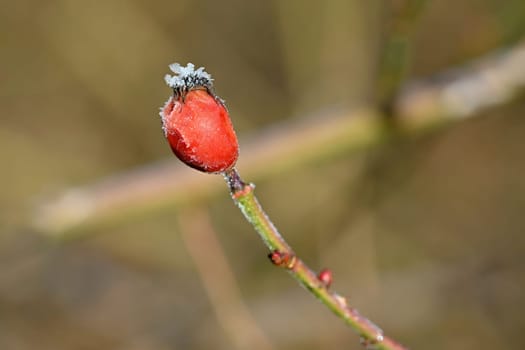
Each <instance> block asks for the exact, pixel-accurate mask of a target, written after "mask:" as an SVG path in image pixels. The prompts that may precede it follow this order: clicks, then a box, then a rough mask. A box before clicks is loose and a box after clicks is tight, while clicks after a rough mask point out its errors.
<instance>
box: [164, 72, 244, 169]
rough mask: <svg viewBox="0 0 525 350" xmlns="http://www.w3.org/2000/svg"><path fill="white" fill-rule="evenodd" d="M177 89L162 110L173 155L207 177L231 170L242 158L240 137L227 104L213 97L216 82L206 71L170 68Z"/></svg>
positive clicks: (170, 80)
mask: <svg viewBox="0 0 525 350" xmlns="http://www.w3.org/2000/svg"><path fill="white" fill-rule="evenodd" d="M170 68H171V70H172V71H173V72H174V73H175V74H176V75H174V76H170V75H166V77H165V80H166V83H167V84H168V86H169V87H171V88H172V89H173V96H171V97H170V98H169V99H168V101H167V102H166V104H165V105H164V107H163V108H161V112H160V115H161V119H162V128H163V130H164V134H165V136H166V138H167V140H168V142H169V144H170V147H171V149H172V150H173V153H175V155H176V156H177V157H178V158H179V159H180V160H181V161H182V162H184V163H185V164H187V165H188V166H190V167H192V168H195V169H197V170H200V171H203V172H207V173H218V172H224V171H227V170H229V169H231V168H232V167H233V166H234V165H235V162H236V161H237V158H238V155H239V145H238V142H237V136H236V135H235V131H234V129H233V126H232V123H231V120H230V116H229V114H228V111H227V109H226V107H225V106H224V103H223V101H222V100H221V99H220V98H218V97H217V96H215V94H214V93H213V84H212V81H213V79H212V78H211V76H210V75H209V74H208V73H206V72H205V71H204V68H202V67H201V68H199V69H197V70H195V69H194V66H193V64H191V63H188V65H187V66H186V67H182V66H180V65H179V64H172V65H170Z"/></svg>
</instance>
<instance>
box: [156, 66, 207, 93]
mask: <svg viewBox="0 0 525 350" xmlns="http://www.w3.org/2000/svg"><path fill="white" fill-rule="evenodd" d="M169 67H170V69H171V70H172V72H173V73H175V75H169V74H166V76H165V77H164V80H165V81H166V84H168V86H169V87H171V88H172V89H173V91H175V94H178V95H182V96H183V95H184V94H185V93H187V92H188V91H190V90H192V89H198V88H204V89H207V90H209V91H210V90H211V89H212V88H213V79H212V77H211V75H209V74H208V73H206V72H205V71H204V67H200V68H198V69H195V65H193V63H188V64H187V65H186V67H184V66H181V65H180V64H178V63H172V64H170V66H169Z"/></svg>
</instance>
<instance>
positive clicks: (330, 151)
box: [33, 43, 525, 235]
mask: <svg viewBox="0 0 525 350" xmlns="http://www.w3.org/2000/svg"><path fill="white" fill-rule="evenodd" d="M524 66H525V45H524V44H523V43H520V44H518V45H516V46H515V47H512V48H507V49H498V50H497V52H493V53H490V54H488V55H487V56H486V57H484V58H482V59H476V60H475V61H473V62H472V63H470V64H468V65H463V66H461V67H456V68H454V69H450V70H447V71H445V72H442V73H439V74H437V75H436V76H433V77H432V78H429V79H427V80H420V81H415V82H411V83H409V84H407V85H406V86H405V87H404V89H403V90H402V93H401V94H400V95H399V97H398V99H396V101H395V103H394V106H395V107H394V108H395V109H396V111H397V112H396V113H397V119H396V130H395V131H394V134H397V133H408V134H420V133H423V132H427V131H429V130H432V129H435V128H436V127H441V126H444V125H446V124H448V123H450V122H454V121H458V120H462V119H464V118H466V117H471V116H475V115H480V111H481V110H483V109H485V108H489V107H492V106H494V105H498V104H503V103H507V102H509V101H512V99H513V98H515V97H517V96H518V94H519V92H520V91H521V89H523V87H524V86H525V70H524V69H523V67H524ZM394 134H392V130H389V129H387V128H386V127H385V125H384V124H382V121H381V119H380V118H379V114H378V113H377V112H376V111H375V110H374V109H371V108H360V109H353V110H348V111H324V112H320V113H319V114H318V115H315V116H310V117H309V118H300V119H298V120H297V121H296V122H293V123H283V124H278V125H274V126H271V127H269V128H267V130H263V131H261V132H259V133H258V134H257V135H252V136H250V137H246V138H243V139H241V147H242V148H241V154H242V155H247V156H244V157H243V156H242V155H241V158H240V161H239V168H240V170H241V171H242V172H243V173H245V174H246V175H245V176H246V178H247V179H250V180H252V181H257V180H259V179H263V178H266V177H269V176H274V175H277V174H279V175H282V174H283V172H286V171H289V170H290V169H293V168H297V167H302V166H304V165H305V164H308V163H312V162H323V161H326V160H327V159H330V158H331V157H337V156H341V155H342V154H348V153H349V152H352V151H356V150H359V149H361V150H362V149H364V148H369V147H374V146H377V145H378V144H382V143H384V142H386V141H387V140H389V139H390V138H391V137H392V136H394ZM243 141H244V142H243ZM268 164H272V166H268ZM220 182H221V181H220V180H219V181H218V180H217V179H216V178H215V177H207V176H195V174H193V173H192V172H191V171H188V170H187V169H185V167H183V166H180V165H179V164H178V163H177V162H174V161H173V160H172V159H171V158H170V159H168V160H166V161H163V162H161V163H158V164H151V165H147V166H141V167H140V168H138V169H134V170H130V171H126V172H124V173H122V174H118V175H112V176H111V177H110V178H107V179H103V180H101V181H99V182H96V183H94V184H91V185H86V186H82V187H77V188H72V189H68V190H66V191H65V192H64V193H63V194H61V195H59V196H58V197H56V198H52V199H48V200H45V201H44V202H42V203H41V204H40V205H39V207H38V209H37V212H36V214H35V216H34V218H33V222H34V223H35V225H36V227H37V228H38V229H39V230H42V231H43V232H46V233H49V234H52V235H61V234H63V233H65V232H67V231H68V230H70V229H72V228H75V227H77V226H79V225H85V224H88V225H90V224H94V223H96V222H98V221H101V220H102V221H104V220H107V219H114V218H118V217H124V216H127V215H130V213H134V214H135V215H136V214H137V213H141V214H144V213H146V212H148V210H151V209H152V208H161V207H165V206H168V205H174V204H176V205H180V204H184V203H187V202H196V201H200V200H204V199H206V198H209V197H210V196H212V195H215V194H216V193H217V192H219V191H221V190H223V189H222V187H221V185H220Z"/></svg>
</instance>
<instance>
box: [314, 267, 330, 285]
mask: <svg viewBox="0 0 525 350" xmlns="http://www.w3.org/2000/svg"><path fill="white" fill-rule="evenodd" d="M317 278H318V279H319V281H321V283H322V284H323V285H324V286H325V287H326V288H330V285H331V284H332V279H333V276H332V271H331V270H330V269H322V270H321V271H320V272H319V274H318V275H317Z"/></svg>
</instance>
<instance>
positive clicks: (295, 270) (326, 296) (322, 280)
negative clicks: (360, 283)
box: [224, 169, 406, 350]
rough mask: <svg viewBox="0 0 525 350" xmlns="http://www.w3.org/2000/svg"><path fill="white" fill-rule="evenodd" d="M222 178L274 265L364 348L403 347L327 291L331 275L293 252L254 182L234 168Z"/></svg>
mask: <svg viewBox="0 0 525 350" xmlns="http://www.w3.org/2000/svg"><path fill="white" fill-rule="evenodd" d="M224 177H225V180H226V182H227V183H228V186H229V187H230V192H231V196H232V198H233V200H234V202H235V204H236V205H237V206H238V207H239V209H240V210H241V212H242V213H243V214H244V216H245V218H246V219H247V220H248V221H249V222H250V223H251V224H252V225H253V227H254V228H255V230H256V231H257V233H258V234H259V236H260V237H261V239H262V240H263V242H264V243H265V244H266V246H267V247H268V249H269V250H270V255H269V257H270V259H271V261H272V262H273V263H274V264H275V265H277V266H280V267H283V268H285V269H286V270H288V272H289V273H290V274H291V275H292V276H293V277H294V278H295V279H296V280H297V281H298V282H299V283H300V284H301V285H302V286H303V287H305V288H306V289H307V290H308V291H310V292H311V293H312V294H313V295H314V296H315V297H316V298H317V299H319V300H320V301H321V302H322V303H323V304H325V305H326V306H327V307H328V308H329V309H330V310H331V311H332V312H333V313H334V314H336V315H337V316H338V317H340V318H341V319H343V320H344V321H345V322H346V323H347V324H348V325H349V326H350V327H351V328H352V329H354V330H355V331H356V332H357V333H358V334H359V335H360V336H361V341H362V343H363V344H364V345H365V346H366V347H367V349H381V350H405V349H406V348H405V347H403V346H402V345H401V344H399V343H397V342H395V341H394V340H392V339H390V338H388V337H386V336H385V335H384V334H383V331H382V330H381V329H380V328H379V327H378V326H376V325H375V324H374V323H373V322H371V321H370V320H368V319H367V318H365V317H363V316H362V315H361V314H359V312H358V311H357V310H356V309H354V308H352V307H350V306H349V305H348V303H347V300H346V298H344V297H342V296H340V295H339V294H337V293H335V292H333V291H330V290H329V287H330V283H331V278H330V277H324V276H326V274H319V275H317V274H316V273H315V272H313V271H312V270H311V269H310V268H309V267H308V266H307V265H306V264H305V263H304V262H303V261H302V260H301V259H300V258H299V257H298V256H297V255H296V254H295V253H294V251H293V250H292V248H291V247H290V246H289V245H288V243H286V241H285V240H284V238H283V237H282V236H281V235H280V233H279V231H277V229H276V228H275V226H274V225H273V223H272V222H271V221H270V219H269V218H268V216H267V215H266V213H265V212H264V210H263V208H262V207H261V205H260V204H259V202H258V200H257V198H256V197H255V194H254V191H253V190H254V185H252V184H247V183H245V182H243V181H242V179H241V177H240V176H239V173H238V172H237V170H235V169H232V170H230V171H227V172H226V173H225V174H224ZM325 271H326V270H325Z"/></svg>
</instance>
